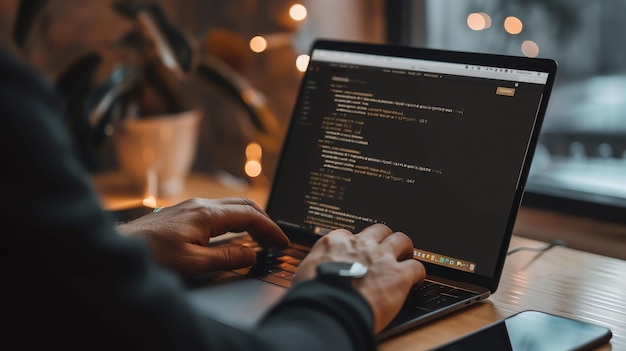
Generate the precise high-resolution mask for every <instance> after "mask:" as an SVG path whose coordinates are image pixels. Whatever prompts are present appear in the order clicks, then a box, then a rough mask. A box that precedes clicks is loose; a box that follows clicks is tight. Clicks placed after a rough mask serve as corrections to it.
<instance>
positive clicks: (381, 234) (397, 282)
mask: <svg viewBox="0 0 626 351" xmlns="http://www.w3.org/2000/svg"><path fill="white" fill-rule="evenodd" d="M412 257H413V243H412V241H411V239H410V238H409V237H408V236H407V235H405V234H404V233H400V232H395V233H394V232H392V230H391V229H389V227H387V226H385V225H382V224H374V225H372V226H369V227H367V228H365V229H364V230H363V231H361V232H360V233H358V234H352V233H351V232H349V231H347V230H342V229H339V230H334V231H332V232H330V233H328V234H326V235H325V236H323V237H321V238H320V239H319V240H318V241H317V242H316V243H315V245H314V246H313V248H312V250H311V252H310V253H309V254H308V255H307V256H306V258H305V259H304V260H303V261H302V262H301V263H300V266H299V267H298V270H297V271H296V275H295V278H294V284H298V283H299V282H301V281H304V280H308V279H312V278H314V277H315V275H316V267H317V265H319V264H320V263H323V262H329V261H344V262H355V261H358V262H360V263H362V264H364V265H365V266H367V268H368V271H367V274H366V275H365V276H364V277H362V278H356V279H354V280H353V281H352V285H353V286H354V287H355V288H356V290H357V291H358V292H359V293H361V295H362V296H363V297H364V298H365V300H367V302H369V304H370V306H371V308H372V312H373V314H374V332H376V333H378V332H380V331H381V330H382V329H383V328H384V327H386V326H387V325H388V324H389V323H390V322H391V320H392V319H393V318H394V317H395V315H396V314H397V313H398V312H399V311H400V308H401V307H402V304H403V303H404V300H405V299H406V296H407V295H408V293H409V290H410V289H411V287H412V286H413V285H417V284H420V283H421V282H422V281H423V280H424V278H425V276H426V271H425V269H424V266H423V265H422V263H421V262H419V261H417V260H415V259H413V258H412Z"/></svg>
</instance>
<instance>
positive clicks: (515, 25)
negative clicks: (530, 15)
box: [504, 16, 524, 34]
mask: <svg viewBox="0 0 626 351" xmlns="http://www.w3.org/2000/svg"><path fill="white" fill-rule="evenodd" d="M522 28H524V25H523V24H522V21H521V20H520V19H519V18H517V17H515V16H509V17H507V18H506V19H505V20H504V30H506V31H507V32H508V33H509V34H520V33H521V32H522Z"/></svg>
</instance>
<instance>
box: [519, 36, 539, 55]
mask: <svg viewBox="0 0 626 351" xmlns="http://www.w3.org/2000/svg"><path fill="white" fill-rule="evenodd" d="M522 53H523V54H524V56H526V57H537V55H539V45H537V43H535V42H534V41H532V40H524V42H523V43H522Z"/></svg>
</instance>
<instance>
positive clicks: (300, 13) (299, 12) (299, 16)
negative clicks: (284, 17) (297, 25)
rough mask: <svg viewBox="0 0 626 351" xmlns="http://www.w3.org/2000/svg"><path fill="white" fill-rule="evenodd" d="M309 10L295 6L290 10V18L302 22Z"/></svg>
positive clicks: (299, 5) (300, 5) (298, 5)
mask: <svg viewBox="0 0 626 351" xmlns="http://www.w3.org/2000/svg"><path fill="white" fill-rule="evenodd" d="M306 15H307V10H306V7H304V5H302V4H295V5H292V6H291V7H290V8H289V16H290V17H291V18H292V19H293V20H294V21H302V20H303V19H305V18H306Z"/></svg>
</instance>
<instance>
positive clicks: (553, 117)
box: [389, 0, 626, 220]
mask: <svg viewBox="0 0 626 351" xmlns="http://www.w3.org/2000/svg"><path fill="white" fill-rule="evenodd" d="M405 4H408V5H409V8H410V13H411V17H413V18H414V19H415V20H414V21H411V20H410V19H409V25H408V26H407V29H406V30H408V31H410V33H411V35H409V36H408V38H409V39H408V42H407V43H408V44H411V45H416V46H425V47H431V48H440V49H451V50H461V51H479V52H491V53H497V54H509V55H517V56H529V57H533V56H537V57H547V58H553V59H555V60H557V62H558V64H559V72H558V75H557V81H556V84H555V88H554V91H553V94H552V97H551V100H550V105H549V108H548V111H547V115H546V119H545V122H544V125H543V129H542V134H541V137H540V144H539V146H538V148H537V150H536V153H535V158H534V161H533V166H532V168H531V176H530V177H529V181H528V186H527V196H526V197H527V198H528V197H529V195H531V196H532V195H538V197H533V199H535V201H536V202H537V201H539V202H543V203H558V204H560V205H559V206H561V207H563V206H562V205H563V204H564V203H565V204H566V203H569V204H570V205H571V204H572V203H576V204H580V205H581V206H582V205H591V206H590V207H585V208H584V209H585V213H586V214H591V215H598V216H603V215H606V214H607V212H606V210H607V209H608V210H613V211H614V210H616V209H617V210H618V212H612V213H617V214H619V213H621V214H622V215H616V217H624V216H623V213H624V212H623V210H624V209H626V45H623V44H622V42H623V40H624V39H623V36H624V35H625V34H626V21H623V19H622V17H623V14H624V13H626V1H617V0H609V1H587V0H497V1H496V0H464V1H457V0H414V1H407V2H405ZM392 15H393V14H392ZM389 20H390V21H393V20H394V19H393V18H390V19H389ZM392 39H393V38H390V41H392ZM555 200H556V201H557V202H554V201H555ZM563 200H565V202H563ZM594 205H596V206H594ZM570 207H571V206H570ZM579 207H580V206H579ZM580 208H581V209H582V208H583V207H580ZM590 208H591V209H592V210H593V211H595V213H589V211H588V210H589V209H590ZM619 211H621V212H619ZM616 219H618V220H625V219H624V218H616Z"/></svg>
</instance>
